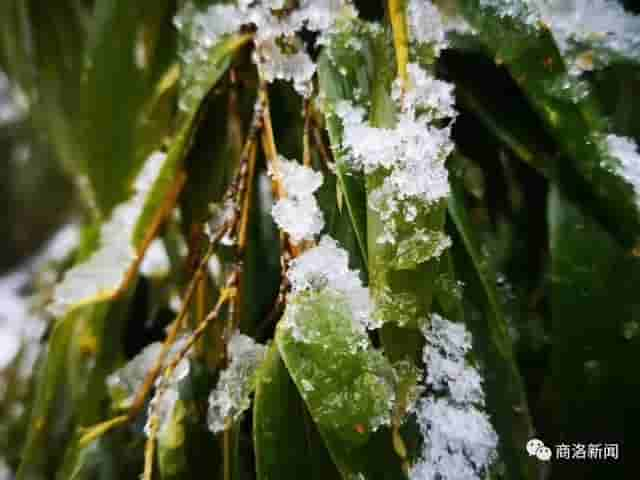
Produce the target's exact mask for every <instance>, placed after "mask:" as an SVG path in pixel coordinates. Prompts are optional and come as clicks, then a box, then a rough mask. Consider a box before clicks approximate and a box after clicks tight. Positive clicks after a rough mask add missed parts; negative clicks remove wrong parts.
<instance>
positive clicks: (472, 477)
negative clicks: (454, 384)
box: [409, 399, 498, 480]
mask: <svg viewBox="0 0 640 480" xmlns="http://www.w3.org/2000/svg"><path fill="white" fill-rule="evenodd" d="M418 422H419V424H420V430H421V433H422V435H423V436H424V437H425V439H427V440H426V444H425V449H424V451H423V453H422V457H421V459H420V460H419V461H418V463H417V464H415V465H414V466H413V467H412V468H411V471H410V474H409V478H410V479H412V480H480V479H483V478H485V477H484V472H485V471H486V469H487V468H488V467H489V466H490V465H491V463H492V462H493V461H494V460H495V459H496V457H497V454H496V447H497V444H498V436H497V434H496V433H495V431H494V430H493V427H492V426H491V423H490V422H489V419H488V417H487V415H486V414H485V413H483V412H481V411H479V410H477V409H476V408H474V407H460V406H456V405H454V404H452V403H450V402H449V401H448V400H446V399H426V400H423V401H422V402H421V404H420V406H419V409H418Z"/></svg>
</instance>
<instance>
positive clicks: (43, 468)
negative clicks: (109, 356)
mask: <svg viewBox="0 0 640 480" xmlns="http://www.w3.org/2000/svg"><path fill="white" fill-rule="evenodd" d="M81 314H82V312H81V311H76V312H74V313H72V314H70V315H68V316H66V317H65V318H63V319H61V320H59V321H58V322H56V324H55V326H54V328H53V333H52V334H51V338H50V339H49V342H48V345H47V353H46V357H45V358H44V360H43V361H44V365H43V366H42V368H41V369H40V372H39V374H38V376H37V391H36V397H35V401H34V406H33V411H32V413H31V421H30V426H29V431H28V434H27V440H26V443H25V445H24V447H23V450H22V461H21V463H20V467H19V469H18V473H17V475H16V478H17V479H18V480H32V479H45V478H51V476H52V475H53V474H54V472H55V469H56V466H57V464H58V462H59V461H60V457H61V456H62V455H63V453H64V445H65V442H66V440H67V439H68V435H69V429H70V425H71V418H70V414H71V411H70V410H65V405H69V400H68V397H67V394H66V392H65V387H66V385H65V373H66V371H65V369H66V359H67V351H68V347H69V341H70V340H71V338H72V335H73V326H74V322H75V320H76V318H77V316H79V315H81Z"/></svg>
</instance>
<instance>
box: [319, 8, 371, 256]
mask: <svg viewBox="0 0 640 480" xmlns="http://www.w3.org/2000/svg"><path fill="white" fill-rule="evenodd" d="M343 22H344V23H343V24H342V25H341V27H340V29H339V30H337V32H336V33H335V34H334V35H332V37H331V41H330V43H329V45H328V46H327V47H326V48H325V49H324V50H323V51H322V53H321V55H320V58H319V59H318V83H319V86H320V91H321V92H322V96H323V97H324V100H325V119H326V125H327V131H328V132H329V139H330V141H331V145H332V148H333V151H334V156H335V162H336V175H337V178H338V185H339V188H340V189H341V192H342V197H343V198H344V202H345V204H346V207H347V211H348V212H349V216H350V218H351V223H352V225H353V230H354V232H355V235H356V237H357V239H358V245H359V247H360V254H361V256H362V259H363V262H364V263H365V265H366V264H367V262H368V255H367V233H366V232H367V230H366V229H367V213H366V208H365V205H366V192H365V185H364V176H363V175H362V174H361V173H358V172H355V171H353V169H352V168H350V166H349V165H348V163H347V158H348V157H347V155H346V152H344V151H343V149H342V124H341V122H340V120H339V118H338V117H337V115H336V114H335V108H336V106H337V104H338V103H339V102H340V101H342V100H349V101H352V102H356V103H357V102H363V101H365V100H366V99H367V98H369V95H370V88H371V85H370V83H371V80H370V79H371V75H372V73H373V71H372V65H371V61H372V58H371V55H372V52H371V39H370V38H369V33H368V32H367V27H366V25H365V24H361V23H359V22H357V21H356V20H347V19H344V20H343ZM350 41H351V42H355V43H357V44H358V45H360V50H359V51H358V50H354V49H353V48H350V45H351V44H350V43H349V42H350Z"/></svg>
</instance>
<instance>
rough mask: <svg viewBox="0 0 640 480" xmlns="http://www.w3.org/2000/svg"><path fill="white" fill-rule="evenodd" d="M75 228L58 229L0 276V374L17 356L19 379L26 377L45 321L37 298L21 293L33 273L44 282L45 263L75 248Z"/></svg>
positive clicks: (76, 232)
mask: <svg viewBox="0 0 640 480" xmlns="http://www.w3.org/2000/svg"><path fill="white" fill-rule="evenodd" d="M78 237H79V232H78V227H77V225H75V224H69V225H66V226H64V227H62V228H61V229H60V230H58V231H57V232H56V233H55V234H54V235H53V236H52V237H51V238H50V239H49V240H48V241H47V242H46V243H45V245H44V246H43V247H42V248H41V249H40V251H39V252H38V253H36V254H35V255H34V256H33V257H32V258H31V259H30V260H29V261H27V262H26V263H25V264H24V265H22V266H20V267H19V268H17V269H16V270H14V271H13V272H10V273H8V274H6V275H4V276H2V277H0V371H2V370H4V369H5V368H7V367H8V366H9V365H10V364H12V363H13V362H14V360H16V357H17V356H18V354H20V372H19V374H20V376H21V377H24V378H26V377H28V376H30V375H31V373H32V367H33V365H34V363H35V361H36V358H37V356H38V354H39V352H40V338H41V336H42V334H43V333H44V330H45V328H46V320H45V318H43V316H42V315H41V314H40V313H39V312H38V309H37V305H36V304H37V303H38V300H40V299H38V298H37V296H35V295H27V294H25V293H24V290H25V287H26V286H28V285H29V283H30V281H31V279H32V277H33V276H34V273H35V272H38V273H40V275H43V276H45V277H44V280H47V277H46V275H47V273H48V272H47V270H46V267H47V264H49V263H50V262H59V261H62V260H63V259H64V258H65V257H66V256H67V255H68V254H69V253H70V251H71V249H72V248H73V247H74V246H75V245H76V242H77V240H78Z"/></svg>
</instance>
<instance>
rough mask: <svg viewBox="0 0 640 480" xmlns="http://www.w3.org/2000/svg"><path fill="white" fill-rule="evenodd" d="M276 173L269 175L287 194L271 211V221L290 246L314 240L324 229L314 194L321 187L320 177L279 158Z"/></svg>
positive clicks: (300, 166)
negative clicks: (283, 233)
mask: <svg viewBox="0 0 640 480" xmlns="http://www.w3.org/2000/svg"><path fill="white" fill-rule="evenodd" d="M278 165H279V166H278V172H277V174H276V173H275V172H271V175H272V176H273V177H277V179H278V180H280V181H281V182H282V185H283V186H284V190H285V192H286V194H287V197H286V198H282V199H280V200H278V201H277V202H276V204H275V205H274V206H273V208H272V210H271V215H272V217H273V219H274V221H275V222H276V223H277V224H278V227H280V228H281V229H282V230H283V231H284V232H286V233H287V234H288V235H289V236H290V237H291V240H292V241H293V243H300V242H301V241H303V240H313V238H314V236H315V235H318V234H319V233H320V232H321V231H322V228H323V227H324V217H323V215H322V211H321V210H320V207H319V206H318V202H317V201H316V198H315V197H314V196H313V193H314V192H315V191H316V190H317V189H318V188H320V185H322V174H321V173H318V172H314V171H313V169H311V168H310V167H306V166H303V165H300V164H299V163H297V162H293V161H290V160H287V159H286V158H284V157H280V159H279V161H278Z"/></svg>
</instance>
